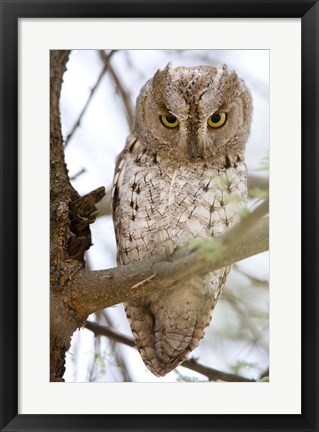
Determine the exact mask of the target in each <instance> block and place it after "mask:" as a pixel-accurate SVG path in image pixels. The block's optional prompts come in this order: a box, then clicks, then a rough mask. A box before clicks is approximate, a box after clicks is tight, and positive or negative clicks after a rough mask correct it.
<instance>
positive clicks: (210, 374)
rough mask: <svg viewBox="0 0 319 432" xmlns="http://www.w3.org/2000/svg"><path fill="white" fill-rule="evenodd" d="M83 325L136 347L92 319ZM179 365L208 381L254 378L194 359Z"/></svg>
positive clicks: (127, 339)
mask: <svg viewBox="0 0 319 432" xmlns="http://www.w3.org/2000/svg"><path fill="white" fill-rule="evenodd" d="M85 327H86V328H87V329H88V330H91V331H92V332H93V333H94V334H95V336H106V337H108V338H109V339H112V340H114V341H116V342H120V343H122V344H124V345H127V346H130V347H132V348H136V345H135V342H134V340H133V339H132V338H129V337H128V336H125V335H123V334H120V333H118V332H116V331H114V330H112V329H110V328H108V327H104V326H101V325H99V324H97V323H95V322H92V321H86V325H85ZM180 366H183V367H185V368H187V369H191V370H193V371H195V372H198V373H200V374H202V375H205V376H206V377H207V378H208V379H209V381H217V380H220V381H227V382H254V381H255V380H253V379H249V378H244V377H242V376H240V375H236V374H231V373H227V372H222V371H219V370H217V369H213V368H209V367H207V366H204V365H201V364H200V363H198V362H197V361H196V360H194V359H188V360H185V361H184V362H183V363H182V364H181V365H180Z"/></svg>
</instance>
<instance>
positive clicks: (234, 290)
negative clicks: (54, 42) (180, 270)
mask: <svg viewBox="0 0 319 432" xmlns="http://www.w3.org/2000/svg"><path fill="white" fill-rule="evenodd" d="M168 62H171V63H172V66H178V65H184V66H192V65H199V64H209V65H213V66H218V65H220V64H222V63H226V64H227V65H228V66H229V67H230V68H231V69H234V70H236V72H237V73H238V75H239V76H240V78H242V79H244V80H245V82H246V84H247V85H248V87H249V88H250V90H251V92H252V95H253V101H254V114H253V123H252V131H251V135H250V138H249V140H248V143H247V147H246V163H247V167H248V172H250V173H252V172H258V173H260V174H261V175H266V174H267V173H265V172H260V168H261V166H263V163H264V159H265V158H267V157H268V150H269V52H268V51H267V50H202V51H194V50H184V51H176V50H127V51H125V50H122V51H119V52H116V53H114V54H113V56H112V59H111V63H112V67H113V68H114V70H115V72H116V74H117V75H118V77H119V78H120V80H121V82H122V85H123V87H124V88H125V89H126V91H127V92H128V94H129V96H130V98H131V99H132V101H133V102H134V104H135V100H136V97H137V95H138V93H139V90H140V88H141V87H142V85H143V84H144V83H145V82H146V80H147V79H149V78H150V77H151V76H152V75H153V74H154V73H155V72H156V71H157V70H158V69H159V68H161V69H162V68H163V67H165V66H166V64H167V63H168ZM102 68H103V64H102V61H101V59H100V56H99V53H98V51H95V50H76V51H72V53H71V56H70V60H69V62H68V64H67V72H66V73H65V75H64V84H63V87H62V95H61V116H62V130H63V134H64V137H65V136H67V135H68V133H69V132H70V130H71V129H72V127H73V125H74V123H75V122H76V120H77V119H78V117H79V114H80V112H81V111H82V109H83V107H84V105H85V103H86V101H87V99H88V97H89V95H90V92H91V89H92V87H93V86H94V85H95V83H96V81H97V79H98V76H99V74H100V72H101V70H102ZM128 133H129V127H128V123H127V121H126V116H125V110H124V107H123V103H122V100H121V99H120V97H119V96H118V94H117V93H116V90H115V86H114V82H113V80H112V78H111V77H110V75H109V74H108V73H106V74H105V75H104V77H103V79H102V81H101V83H100V84H99V87H98V88H97V90H96V92H95V94H94V96H93V98H92V100H91V103H90V105H89V107H88V109H87V111H86V113H85V115H84V117H83V119H82V121H81V125H80V127H79V128H78V129H77V130H76V132H75V134H74V136H73V137H72V140H71V141H70V142H69V143H68V145H67V147H66V162H67V166H68V169H69V174H70V176H71V177H72V176H74V175H75V174H77V173H78V172H79V171H80V170H81V169H82V168H84V169H85V172H84V173H82V174H81V175H79V176H78V177H77V178H76V179H75V180H74V181H73V185H74V187H75V189H76V190H77V191H78V192H79V193H80V194H81V195H82V194H85V193H87V192H90V191H91V190H93V189H95V188H97V187H99V186H102V185H103V186H108V185H109V184H110V183H111V182H112V178H113V172H114V165H115V158H116V156H117V155H118V153H119V152H120V151H121V150H122V148H123V146H124V143H125V139H126V137H127V135H128ZM252 204H253V202H251V203H250V205H252ZM91 231H92V239H93V243H94V245H93V246H92V247H91V248H90V250H89V252H88V257H87V259H88V262H89V265H90V268H91V269H93V270H98V269H106V268H110V267H115V266H116V258H115V256H116V253H115V250H116V246H115V237H114V231H113V224H112V220H111V217H109V216H106V217H101V218H98V219H97V221H96V222H95V223H94V224H93V225H91ZM268 260H269V256H268V253H263V254H260V255H258V256H255V257H253V258H250V259H247V260H244V261H242V262H240V263H238V264H237V265H236V268H233V270H232V271H231V274H230V276H229V278H228V281H227V284H226V287H225V289H224V296H222V299H221V300H220V301H219V303H218V304H217V306H216V308H215V311H214V314H213V319H212V322H211V324H210V327H209V329H208V330H207V332H206V336H205V338H204V339H203V341H202V342H201V344H200V345H199V347H198V348H197V349H196V350H195V351H194V352H193V353H192V354H191V356H193V357H196V358H197V359H198V361H199V362H200V363H201V364H204V365H206V366H209V367H212V368H215V369H220V370H222V371H225V372H227V371H228V372H232V371H236V370H237V369H238V368H240V373H241V374H242V375H244V376H247V377H253V378H257V377H258V376H259V375H260V373H261V372H262V371H264V370H265V369H267V367H268V361H269V357H268V343H269V341H268V309H269V293H268V289H267V287H265V286H264V285H263V284H262V286H260V287H258V288H257V287H256V284H254V283H252V281H251V279H249V278H248V277H246V276H244V275H243V273H242V272H245V273H248V275H250V276H252V277H255V278H258V279H261V280H268V274H269V266H268ZM238 269H239V270H241V272H239V271H238ZM227 294H228V295H227ZM233 296H235V297H236V298H238V299H239V301H238V302H237V303H236V305H238V308H239V310H235V309H234V307H233V306H232V305H231V304H232V303H231V302H229V298H232V297H233ZM227 299H228V300H227ZM238 308H237V309H238ZM247 312H249V318H248V319H247ZM98 318H99V319H102V320H103V319H104V318H103V317H102V314H99V317H98ZM107 318H108V320H109V321H110V322H112V326H113V328H114V329H115V330H116V331H118V332H121V333H124V334H126V335H128V336H131V331H130V328H129V325H128V322H127V320H126V317H125V313H124V310H123V307H122V305H118V306H115V307H113V308H109V309H108V310H107ZM90 319H91V320H92V321H97V316H96V315H92V316H91V317H90ZM101 323H102V324H106V323H105V321H104V322H103V321H101ZM96 352H98V353H99V355H98V356H96ZM115 352H116V355H115ZM119 358H121V359H122V360H123V362H125V365H126V367H127V372H128V377H126V378H127V379H130V380H132V381H136V382H157V381H159V382H160V381H165V382H175V381H177V380H180V379H181V376H180V374H181V375H182V377H183V379H188V378H190V379H194V380H195V379H197V380H205V377H203V375H200V374H197V373H195V372H192V371H190V370H188V369H186V368H183V367H179V368H177V372H176V371H173V372H171V373H169V374H168V375H167V376H166V377H164V378H156V377H155V376H154V375H152V374H151V372H149V371H148V370H147V369H146V366H145V365H144V363H143V361H142V360H141V358H140V356H139V354H138V352H137V351H135V350H134V349H132V348H130V347H126V346H124V345H121V344H115V345H114V344H112V343H110V342H109V341H108V340H107V339H106V338H104V337H103V338H99V340H98V339H95V337H94V335H93V333H92V332H90V331H89V330H81V331H77V332H76V333H75V334H74V336H73V340H72V346H71V350H70V352H69V353H68V354H67V357H66V359H67V363H66V365H67V367H66V373H65V376H64V378H65V380H66V381H69V382H84V381H101V382H111V381H122V380H123V374H122V371H121V365H119V364H117V361H118V359H119Z"/></svg>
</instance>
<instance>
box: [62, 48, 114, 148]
mask: <svg viewBox="0 0 319 432" xmlns="http://www.w3.org/2000/svg"><path fill="white" fill-rule="evenodd" d="M115 52H116V50H112V51H110V53H109V54H108V55H107V54H105V57H106V58H107V61H105V62H104V66H103V69H102V70H101V72H100V75H99V77H98V79H97V81H96V83H95V84H94V86H93V87H92V89H91V92H90V95H89V97H88V100H87V101H86V103H85V105H84V107H83V108H82V111H81V113H80V115H79V117H78V119H77V120H76V122H75V123H74V125H73V128H72V129H71V132H70V133H69V134H68V135H67V137H66V139H65V141H64V146H65V147H66V146H67V145H68V144H69V142H70V141H71V139H72V137H73V135H74V132H75V131H76V130H77V128H78V127H79V126H80V124H81V120H82V118H83V116H84V114H85V112H86V110H87V108H88V106H89V105H90V102H91V100H92V97H93V95H94V93H95V91H96V89H97V88H98V86H99V84H100V83H101V81H102V78H103V76H104V74H105V73H106V71H107V70H108V68H109V65H110V63H109V61H110V59H111V57H112V55H113V54H114V53H115Z"/></svg>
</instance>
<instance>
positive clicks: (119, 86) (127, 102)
mask: <svg viewBox="0 0 319 432" xmlns="http://www.w3.org/2000/svg"><path fill="white" fill-rule="evenodd" d="M100 57H101V59H102V61H103V63H104V64H105V65H108V71H109V73H110V75H111V77H112V79H113V81H114V83H115V86H116V90H117V91H118V93H119V95H120V97H121V99H122V102H123V104H124V108H125V113H126V117H127V122H128V125H129V128H130V130H132V129H133V122H134V110H133V106H132V102H131V98H130V96H129V94H128V92H127V90H126V89H125V87H124V85H123V83H122V81H121V79H120V77H119V75H118V74H117V73H116V72H115V70H114V68H113V66H112V65H111V64H109V61H108V56H107V55H106V53H105V51H103V50H100Z"/></svg>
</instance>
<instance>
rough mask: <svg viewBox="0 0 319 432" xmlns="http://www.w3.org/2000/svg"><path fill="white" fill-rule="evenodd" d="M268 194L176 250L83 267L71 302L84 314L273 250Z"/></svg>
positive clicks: (71, 296)
mask: <svg viewBox="0 0 319 432" xmlns="http://www.w3.org/2000/svg"><path fill="white" fill-rule="evenodd" d="M267 212H268V200H265V201H264V202H263V203H262V204H261V205H259V206H258V207H257V208H256V209H255V210H254V211H253V212H251V213H250V214H249V215H248V216H246V217H244V218H243V219H242V220H241V222H240V223H238V224H237V225H235V226H234V227H233V228H232V229H230V230H229V231H227V232H226V233H225V234H223V235H222V236H219V237H217V238H211V239H195V240H193V241H191V242H189V243H188V244H186V245H184V246H182V247H178V248H176V250H175V252H174V253H173V254H172V255H171V256H169V257H168V256H167V254H165V252H164V251H163V252H164V253H163V255H162V256H157V257H152V258H150V259H148V260H145V261H142V262H135V263H131V264H128V265H125V266H120V267H116V268H113V269H109V270H98V271H87V270H82V271H80V272H79V273H78V275H77V277H76V278H74V280H73V281H72V283H71V287H70V291H69V295H70V298H69V302H70V305H72V307H73V308H74V310H75V311H76V312H77V313H78V314H80V315H81V316H83V317H85V316H87V315H89V314H90V313H92V312H95V311H97V310H100V309H104V308H106V307H110V306H113V305H115V304H118V303H122V302H125V301H128V300H129V299H132V298H136V297H141V296H145V295H147V294H150V293H151V292H153V291H154V290H155V289H161V290H163V289H168V288H172V287H174V286H175V285H176V284H177V283H178V282H181V281H183V280H187V279H189V277H191V276H192V275H193V274H194V273H195V274H201V275H203V274H207V273H209V272H211V271H214V270H217V269H219V268H222V267H226V266H229V265H231V264H233V263H235V262H237V261H240V260H242V259H245V258H248V257H250V256H252V255H256V254H258V253H261V252H264V251H266V250H268V230H269V220H268V218H266V217H263V216H264V215H265V214H267Z"/></svg>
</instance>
